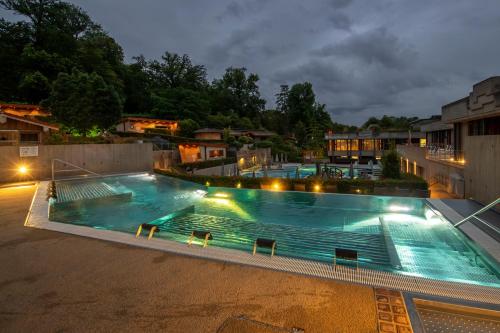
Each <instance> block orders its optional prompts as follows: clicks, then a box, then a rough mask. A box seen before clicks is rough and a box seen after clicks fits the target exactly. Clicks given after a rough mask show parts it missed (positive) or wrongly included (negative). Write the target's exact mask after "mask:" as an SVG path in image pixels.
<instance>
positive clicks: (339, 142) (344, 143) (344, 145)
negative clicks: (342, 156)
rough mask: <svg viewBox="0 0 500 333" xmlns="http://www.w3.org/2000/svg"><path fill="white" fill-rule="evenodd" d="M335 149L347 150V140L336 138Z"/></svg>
mask: <svg viewBox="0 0 500 333" xmlns="http://www.w3.org/2000/svg"><path fill="white" fill-rule="evenodd" d="M335 150H336V151H346V150H347V140H335Z"/></svg>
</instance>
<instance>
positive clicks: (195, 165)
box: [179, 157, 236, 170]
mask: <svg viewBox="0 0 500 333" xmlns="http://www.w3.org/2000/svg"><path fill="white" fill-rule="evenodd" d="M232 163H236V158H235V157H228V158H223V159H219V160H208V161H200V162H192V163H182V164H179V166H180V167H181V168H183V169H184V170H187V169H190V170H193V169H206V168H212V167H216V166H219V165H222V164H224V165H228V164H232Z"/></svg>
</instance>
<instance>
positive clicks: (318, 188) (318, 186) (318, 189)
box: [314, 184, 321, 192]
mask: <svg viewBox="0 0 500 333" xmlns="http://www.w3.org/2000/svg"><path fill="white" fill-rule="evenodd" d="M314 190H315V191H316V192H319V191H320V190H321V186H320V185H319V184H316V185H314Z"/></svg>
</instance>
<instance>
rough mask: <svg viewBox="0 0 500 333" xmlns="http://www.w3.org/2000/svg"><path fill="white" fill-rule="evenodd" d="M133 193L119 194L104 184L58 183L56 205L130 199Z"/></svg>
mask: <svg viewBox="0 0 500 333" xmlns="http://www.w3.org/2000/svg"><path fill="white" fill-rule="evenodd" d="M131 195H132V192H130V191H127V192H119V191H117V190H115V189H114V188H113V187H111V186H110V185H108V184H106V183H103V182H60V183H57V199H56V201H55V203H56V204H60V203H67V202H73V201H82V200H94V199H100V198H110V197H130V196H131Z"/></svg>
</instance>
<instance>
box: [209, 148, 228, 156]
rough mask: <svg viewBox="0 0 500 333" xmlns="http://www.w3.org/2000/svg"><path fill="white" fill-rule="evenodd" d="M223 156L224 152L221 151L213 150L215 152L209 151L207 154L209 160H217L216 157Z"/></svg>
mask: <svg viewBox="0 0 500 333" xmlns="http://www.w3.org/2000/svg"><path fill="white" fill-rule="evenodd" d="M223 156H224V150H223V149H215V150H210V151H209V152H208V157H209V158H217V157H223Z"/></svg>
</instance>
